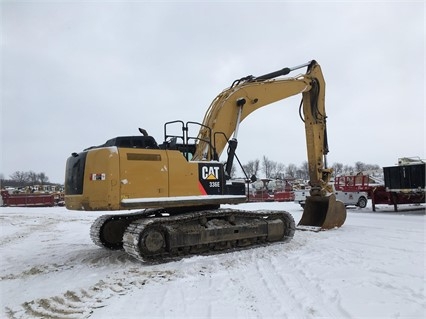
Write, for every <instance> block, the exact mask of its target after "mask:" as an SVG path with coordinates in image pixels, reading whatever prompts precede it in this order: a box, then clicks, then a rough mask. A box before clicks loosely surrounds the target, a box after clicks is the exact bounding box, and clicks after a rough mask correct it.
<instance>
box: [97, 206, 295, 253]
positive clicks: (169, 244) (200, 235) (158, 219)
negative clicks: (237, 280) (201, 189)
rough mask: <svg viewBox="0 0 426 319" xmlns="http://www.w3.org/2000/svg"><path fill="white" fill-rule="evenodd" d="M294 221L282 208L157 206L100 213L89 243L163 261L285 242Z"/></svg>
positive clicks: (293, 226) (287, 239)
mask: <svg viewBox="0 0 426 319" xmlns="http://www.w3.org/2000/svg"><path fill="white" fill-rule="evenodd" d="M295 229H296V226H295V222H294V219H293V217H292V216H291V214H289V213H288V212H285V211H257V212H252V211H243V210H234V209H211V210H209V209H207V210H202V211H193V212H188V213H184V214H178V215H171V214H170V211H165V210H163V209H146V210H145V211H141V212H137V213H132V214H120V215H104V216H100V217H99V218H98V219H97V220H96V221H95V222H94V224H93V225H92V227H91V231H90V236H91V238H92V240H93V242H94V243H95V244H96V245H98V246H100V247H104V248H108V249H112V250H118V249H123V248H124V250H125V251H126V252H127V253H128V254H129V255H131V256H133V257H134V258H136V259H138V260H141V261H165V260H168V259H171V258H176V257H185V256H187V255H192V254H202V253H212V252H217V251H224V250H230V249H241V248H245V247H248V246H256V245H261V244H265V243H268V242H275V241H281V242H286V241H289V240H291V238H292V237H293V236H294V233H295Z"/></svg>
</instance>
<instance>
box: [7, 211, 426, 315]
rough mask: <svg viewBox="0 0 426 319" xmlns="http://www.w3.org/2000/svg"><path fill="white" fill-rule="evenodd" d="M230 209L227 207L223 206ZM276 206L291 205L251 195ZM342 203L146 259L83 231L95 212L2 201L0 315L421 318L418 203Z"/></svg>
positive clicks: (424, 296) (423, 281) (421, 214)
mask: <svg viewBox="0 0 426 319" xmlns="http://www.w3.org/2000/svg"><path fill="white" fill-rule="evenodd" d="M233 207H235V206H233ZM238 208H244V209H249V210H256V209H260V208H264V209H282V210H286V211H288V212H290V213H291V214H292V215H293V216H294V218H295V220H296V222H297V221H299V220H300V217H301V215H302V209H301V208H300V206H298V205H296V204H294V203H249V204H243V205H238ZM400 208H401V211H400V212H398V213H394V212H393V207H392V206H378V211H377V212H372V211H371V207H370V206H367V208H365V209H358V208H352V209H348V218H347V220H346V223H345V225H344V226H343V227H341V228H339V229H333V230H329V231H324V232H319V233H315V232H305V231H297V232H296V234H295V236H294V238H293V240H292V241H291V242H290V243H287V244H283V243H278V244H272V245H269V246H266V247H258V248H254V249H248V250H243V251H237V252H230V253H225V254H215V255H208V256H193V257H189V258H184V259H181V260H177V261H172V262H168V263H163V264H144V263H141V262H139V261H136V260H134V259H132V258H130V257H128V256H127V255H126V254H125V253H123V252H111V251H108V250H104V249H101V248H98V247H97V246H95V245H94V244H92V242H91V240H90V238H89V229H90V225H91V223H92V222H93V221H94V220H95V218H96V217H97V216H99V213H93V212H74V211H67V210H66V209H65V208H7V207H3V208H1V214H0V220H1V237H0V254H1V260H0V266H1V267H0V279H1V283H0V293H1V296H0V297H1V302H0V307H1V310H0V311H1V312H0V317H1V318H425V317H426V302H425V300H426V293H425V286H426V278H425V275H426V272H425V261H426V260H425V258H426V257H425V256H426V255H425V241H426V239H425V234H426V232H425V206H424V205H423V206H421V207H419V206H408V205H405V206H401V207H400Z"/></svg>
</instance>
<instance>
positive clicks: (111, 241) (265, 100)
mask: <svg viewBox="0 0 426 319" xmlns="http://www.w3.org/2000/svg"><path fill="white" fill-rule="evenodd" d="M305 67H306V68H307V71H306V73H305V74H299V75H297V76H295V77H284V78H283V77H282V76H285V75H287V74H289V73H290V72H291V71H294V70H298V69H302V68H305ZM297 94H302V102H301V104H300V111H299V113H300V115H301V117H302V120H303V121H304V123H305V131H306V143H307V153H308V165H309V174H310V186H311V191H310V196H308V198H307V200H306V204H305V207H304V212H303V215H302V218H301V220H300V222H299V223H298V225H297V228H298V229H305V230H314V231H318V230H323V229H331V228H335V227H340V226H342V225H343V223H344V221H345V219H346V209H345V206H344V205H343V203H342V202H339V201H337V200H336V198H335V197H334V195H333V194H331V192H330V189H329V188H328V184H329V180H330V177H331V174H332V169H328V168H327V167H326V154H327V153H328V146H327V131H326V118H327V117H326V113H325V107H324V97H325V81H324V78H323V74H322V71H321V68H320V65H319V64H318V63H317V62H316V61H310V62H308V63H305V64H302V65H299V66H296V67H292V68H283V69H281V70H278V71H275V72H272V73H268V74H265V75H262V76H257V77H255V76H251V75H250V76H246V77H243V78H240V79H238V80H235V81H234V82H233V83H232V85H231V86H230V87H229V88H227V89H225V90H224V91H223V92H221V93H220V94H219V95H218V96H217V97H216V98H215V99H214V100H213V102H212V103H211V105H210V107H209V108H208V110H207V112H206V115H205V117H204V120H203V122H202V123H197V122H183V121H181V120H177V121H171V122H167V123H165V124H164V142H163V143H161V144H157V142H156V141H155V139H154V138H153V137H152V136H149V135H148V133H147V132H146V131H145V130H144V129H141V128H140V129H139V131H140V133H142V134H141V135H138V136H120V137H115V138H113V139H110V140H108V141H107V142H106V143H104V144H102V145H99V146H92V147H89V148H87V149H85V150H83V151H82V152H80V153H72V154H71V156H70V157H69V158H68V160H67V164H66V173H65V204H66V207H67V209H70V210H90V211H93V210H99V211H105V210H107V211H117V210H133V209H143V210H139V211H137V212H128V213H122V212H121V213H111V214H107V215H102V216H100V217H99V218H98V219H97V220H96V221H95V222H94V223H93V225H92V227H91V230H90V236H91V238H92V240H93V241H94V243H95V244H97V245H99V246H101V247H106V248H109V249H123V248H124V250H125V251H126V252H127V253H128V254H130V255H131V256H134V257H135V258H137V259H140V260H159V259H162V260H164V259H167V258H174V257H175V256H185V255H189V254H199V253H204V252H211V251H216V250H221V251H222V250H228V249H238V248H240V247H247V246H253V245H261V244H265V243H270V242H277V241H282V242H285V241H289V240H291V238H292V237H293V235H294V233H295V230H296V224H295V221H294V219H293V217H292V215H291V214H290V213H288V212H285V211H271V210H260V211H244V210H240V209H234V208H232V209H230V208H220V205H223V204H238V203H243V202H246V201H247V196H246V183H244V182H243V183H241V182H240V183H239V182H236V181H233V180H232V179H231V178H230V173H231V168H232V165H233V164H234V160H235V159H237V160H238V157H237V156H236V148H237V136H238V128H239V125H240V123H241V122H242V121H243V120H244V119H245V118H246V117H247V116H248V115H249V114H250V113H252V112H253V111H255V110H257V109H259V108H261V107H263V106H266V105H268V104H271V103H273V102H277V101H279V100H282V99H285V98H287V97H290V96H293V95H297ZM194 128H195V130H194ZM193 131H195V132H196V133H195V134H192V132H193ZM226 146H227V154H226V155H227V159H226V162H224V163H222V162H220V161H219V158H220V156H221V154H222V152H223V151H224V150H225V148H226ZM238 162H239V160H238ZM228 207H229V206H228Z"/></svg>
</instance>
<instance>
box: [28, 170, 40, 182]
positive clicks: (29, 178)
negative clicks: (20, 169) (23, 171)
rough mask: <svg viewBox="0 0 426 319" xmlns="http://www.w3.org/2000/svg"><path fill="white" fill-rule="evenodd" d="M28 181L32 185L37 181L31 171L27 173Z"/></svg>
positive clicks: (35, 175)
mask: <svg viewBox="0 0 426 319" xmlns="http://www.w3.org/2000/svg"><path fill="white" fill-rule="evenodd" d="M28 181H29V182H30V183H31V184H33V185H35V184H37V181H38V177H37V174H36V173H35V172H33V171H29V172H28Z"/></svg>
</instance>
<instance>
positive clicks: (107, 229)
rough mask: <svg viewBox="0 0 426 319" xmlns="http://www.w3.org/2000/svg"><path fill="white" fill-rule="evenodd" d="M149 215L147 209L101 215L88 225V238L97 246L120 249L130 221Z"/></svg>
mask: <svg viewBox="0 0 426 319" xmlns="http://www.w3.org/2000/svg"><path fill="white" fill-rule="evenodd" d="M149 215H151V213H150V212H149V210H145V211H142V212H137V213H132V214H120V215H102V216H100V217H98V218H97V219H96V220H95V221H94V223H93V224H92V226H91V227H90V238H91V239H92V241H93V242H94V243H95V244H96V245H97V246H99V247H103V248H107V249H111V250H121V249H123V234H124V231H125V230H126V228H127V227H128V226H129V225H130V223H131V222H132V221H134V220H137V219H140V218H144V217H147V216H149Z"/></svg>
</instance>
